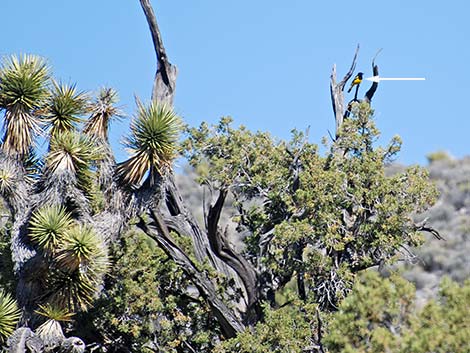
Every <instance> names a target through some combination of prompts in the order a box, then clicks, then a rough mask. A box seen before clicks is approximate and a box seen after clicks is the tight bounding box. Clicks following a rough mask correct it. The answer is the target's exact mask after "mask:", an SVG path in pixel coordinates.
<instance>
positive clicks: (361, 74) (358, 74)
mask: <svg viewBox="0 0 470 353" xmlns="http://www.w3.org/2000/svg"><path fill="white" fill-rule="evenodd" d="M363 75H364V73H362V72H358V73H357V76H359V78H360V79H361V80H362V76H363Z"/></svg>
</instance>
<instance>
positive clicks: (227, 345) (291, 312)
mask: <svg viewBox="0 0 470 353" xmlns="http://www.w3.org/2000/svg"><path fill="white" fill-rule="evenodd" d="M264 315H265V317H264V321H263V322H259V323H258V324H256V325H255V327H253V329H246V330H245V331H243V332H242V333H240V334H238V335H237V337H235V338H233V339H230V340H227V341H224V342H222V343H221V344H220V345H219V346H217V347H216V349H215V350H214V352H217V353H224V352H227V353H228V352H231V353H232V352H233V353H265V352H276V353H284V352H289V353H302V352H305V351H306V349H310V350H312V349H313V348H314V347H316V345H315V343H314V342H315V341H314V339H313V338H314V335H315V332H316V330H317V324H318V322H317V319H316V310H315V306H312V305H304V304H303V303H301V302H296V303H292V304H291V305H289V306H285V307H283V308H280V309H276V310H274V309H271V308H269V305H266V306H265V308H264ZM307 347H310V348H307Z"/></svg>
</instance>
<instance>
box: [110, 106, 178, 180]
mask: <svg viewBox="0 0 470 353" xmlns="http://www.w3.org/2000/svg"><path fill="white" fill-rule="evenodd" d="M180 129H181V123H180V119H179V117H178V116H177V115H176V114H175V112H174V111H173V110H172V109H171V108H170V107H169V106H166V105H162V104H159V103H156V102H151V103H150V104H149V105H148V106H144V105H143V104H142V103H141V102H139V101H137V116H136V117H135V120H134V121H133V122H132V124H131V135H130V136H129V137H128V138H127V140H126V142H125V145H126V147H127V148H128V149H129V150H130V152H131V153H132V154H133V156H132V157H131V158H129V159H128V160H127V161H125V162H122V163H120V164H118V166H117V168H116V174H117V177H118V179H119V180H120V182H121V183H122V184H124V185H128V186H135V185H137V184H139V183H140V182H141V181H142V178H143V177H144V175H145V173H146V172H147V171H149V169H152V170H155V171H157V172H158V173H160V174H162V173H164V172H165V171H166V170H168V169H169V168H170V166H171V163H172V161H173V159H174V158H175V157H176V147H177V142H178V134H179V132H180Z"/></svg>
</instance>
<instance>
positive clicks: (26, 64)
mask: <svg viewBox="0 0 470 353" xmlns="http://www.w3.org/2000/svg"><path fill="white" fill-rule="evenodd" d="M49 71H50V69H49V67H48V66H47V64H46V62H45V61H44V60H43V59H42V58H40V57H38V56H33V55H22V56H20V57H17V56H14V55H12V56H10V57H7V58H5V59H4V60H3V62H2V66H1V68H0V107H1V108H2V109H4V110H5V125H4V136H3V144H2V148H3V150H4V151H5V152H7V153H8V154H15V153H17V154H20V155H25V154H27V153H28V151H29V148H30V147H31V146H32V144H33V141H34V136H35V135H36V134H37V133H38V132H39V119H38V117H37V116H36V115H35V111H36V110H38V109H40V108H41V107H42V106H43V104H44V103H45V101H46V99H47V98H48V96H49V92H48V89H47V82H48V80H49V75H50V74H49Z"/></svg>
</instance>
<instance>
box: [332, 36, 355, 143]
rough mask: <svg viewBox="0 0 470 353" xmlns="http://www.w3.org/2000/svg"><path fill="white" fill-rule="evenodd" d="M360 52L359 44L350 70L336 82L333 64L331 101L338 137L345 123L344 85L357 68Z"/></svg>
mask: <svg viewBox="0 0 470 353" xmlns="http://www.w3.org/2000/svg"><path fill="white" fill-rule="evenodd" d="M358 53H359V44H358V45H357V48H356V52H355V53H354V58H353V61H352V64H351V67H350V68H349V71H348V72H347V73H346V75H344V77H343V79H342V80H341V81H340V82H339V83H337V82H336V65H333V69H332V72H331V77H330V93H331V103H332V104H333V112H334V114H335V120H336V137H338V133H339V128H340V127H341V125H342V124H343V116H344V111H345V109H344V93H343V91H344V86H345V84H346V82H347V81H348V80H349V79H350V78H351V76H352V74H353V72H354V70H355V69H356V63H357V55H358Z"/></svg>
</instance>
